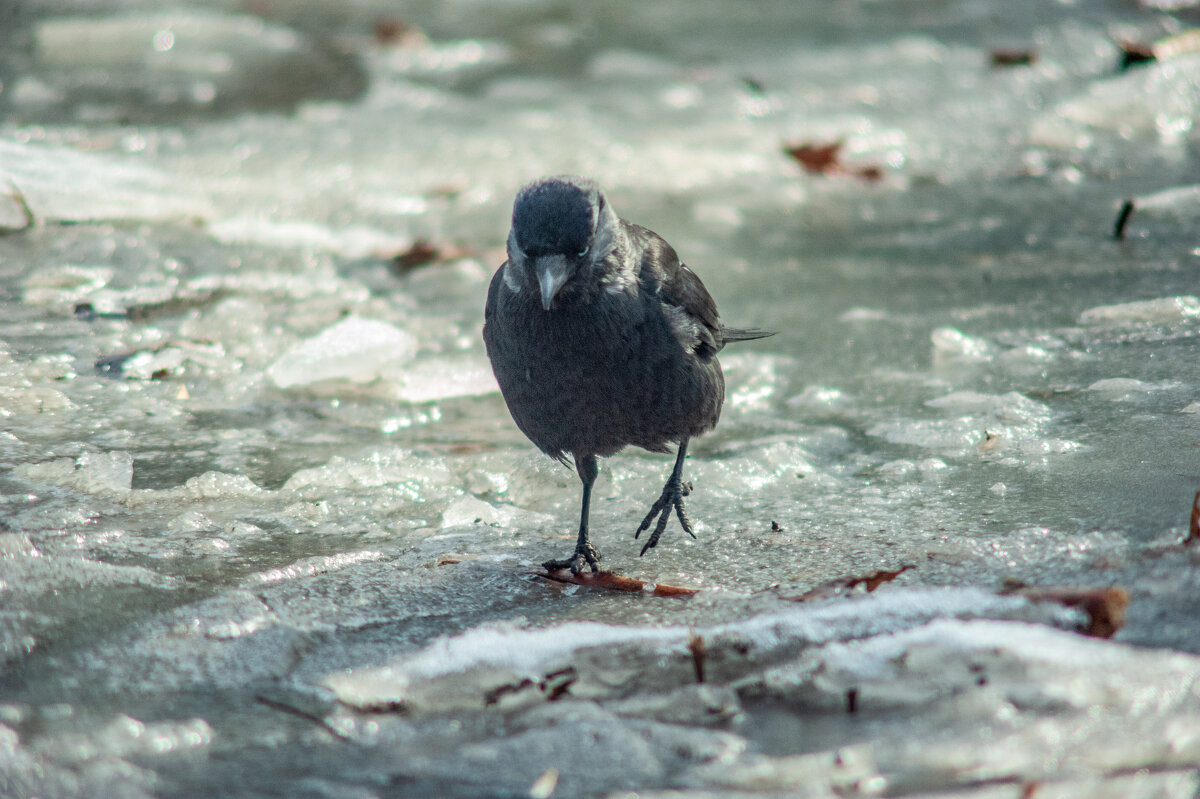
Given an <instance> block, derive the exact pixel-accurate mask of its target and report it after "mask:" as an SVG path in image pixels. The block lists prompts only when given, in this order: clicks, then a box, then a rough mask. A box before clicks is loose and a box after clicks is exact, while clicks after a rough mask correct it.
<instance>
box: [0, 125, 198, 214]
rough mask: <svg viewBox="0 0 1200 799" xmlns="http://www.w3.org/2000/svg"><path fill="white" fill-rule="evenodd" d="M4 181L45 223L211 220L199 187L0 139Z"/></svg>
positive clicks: (134, 164) (89, 156) (107, 160)
mask: <svg viewBox="0 0 1200 799" xmlns="http://www.w3.org/2000/svg"><path fill="white" fill-rule="evenodd" d="M0 164H2V165H3V166H2V167H0V182H4V181H9V182H11V183H12V184H13V185H15V186H16V187H17V188H18V189H19V190H20V192H21V193H22V194H23V195H24V197H25V199H26V201H27V202H28V203H29V207H30V209H31V210H32V211H33V214H34V216H35V217H36V218H37V219H39V220H41V221H63V222H89V221H96V220H104V219H143V220H164V219H171V218H175V217H182V216H206V215H207V214H208V213H209V212H210V211H211V207H210V205H209V201H208V198H207V197H206V196H205V195H203V194H202V193H201V192H199V191H198V190H197V189H196V188H195V186H194V184H191V183H187V182H184V183H181V182H180V181H179V180H178V179H177V178H176V177H175V176H170V175H167V174H165V173H163V172H159V171H157V170H155V169H154V168H153V167H151V166H148V165H147V164H146V163H144V162H140V161H132V160H127V159H124V158H120V157H116V156H109V155H104V154H100V153H86V152H79V151H77V150H72V149H70V148H67V147H52V146H48V145H42V144H21V143H18V142H13V141H6V140H2V139H0Z"/></svg>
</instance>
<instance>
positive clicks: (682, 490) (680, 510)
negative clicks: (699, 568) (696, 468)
mask: <svg viewBox="0 0 1200 799" xmlns="http://www.w3.org/2000/svg"><path fill="white" fill-rule="evenodd" d="M690 493H692V484H691V483H681V482H680V481H678V480H675V479H670V480H667V484H666V485H665V486H663V490H662V495H661V496H660V497H659V498H658V499H657V500H656V501H655V502H654V505H653V506H652V507H651V508H650V512H649V513H647V514H646V518H644V519H642V523H641V525H640V526H639V527H638V529H637V532H636V533H634V534H633V537H634V538H638V537H640V536H641V534H642V532H643V531H645V530H647V529H649V527H650V522H652V521H653V520H654V517H655V516H657V517H658V523H657V524H656V525H654V532H653V533H651V534H650V537H649V538H648V539H646V543H645V545H644V546H643V547H642V554H643V555H645V554H646V552H647V550H651V549H654V548H655V547H656V546H658V539H659V538H661V537H662V534H663V530H666V529H667V520H669V519H670V518H671V511H672V510H673V511H675V515H676V516H678V517H679V523H680V524H681V525H683V531H684V532H685V533H687V534H688V535H690V536H691V537H692V538H695V537H696V534H695V533H693V532H692V523H691V522H690V521H688V517H687V510H686V509H684V507H683V498H684V497H686V496H687V495H688V494H690Z"/></svg>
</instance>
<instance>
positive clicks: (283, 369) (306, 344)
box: [267, 316, 417, 388]
mask: <svg viewBox="0 0 1200 799" xmlns="http://www.w3.org/2000/svg"><path fill="white" fill-rule="evenodd" d="M416 351H417V339H416V337H415V336H413V335H412V334H410V333H406V332H405V331H403V330H401V329H400V328H398V327H394V326H393V325H389V324H388V323H387V322H380V321H377V320H374V319H362V318H360V317H357V316H348V317H346V318H345V319H343V320H342V321H340V322H338V323H337V324H335V325H334V326H333V327H330V328H328V329H326V330H325V331H323V332H321V333H319V334H318V335H316V336H314V337H313V338H310V339H307V340H305V341H302V342H300V343H299V344H298V345H296V346H295V347H293V348H292V349H290V350H288V351H287V352H286V353H284V354H283V355H282V356H280V358H279V359H278V360H276V361H275V363H273V364H271V366H270V367H269V368H268V369H267V375H268V376H270V378H271V380H272V381H273V382H274V383H275V385H277V386H279V387H280V388H295V387H298V386H300V387H302V386H311V385H314V384H316V383H321V382H324V381H327V380H337V381H345V382H349V383H370V382H373V381H375V380H378V379H379V376H380V374H381V373H382V372H383V371H384V370H385V369H387V368H389V367H393V366H394V365H395V364H396V363H398V362H404V361H407V360H408V359H410V358H411V357H412V356H413V354H414V353H415V352H416Z"/></svg>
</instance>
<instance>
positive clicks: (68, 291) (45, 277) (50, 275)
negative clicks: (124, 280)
mask: <svg viewBox="0 0 1200 799" xmlns="http://www.w3.org/2000/svg"><path fill="white" fill-rule="evenodd" d="M112 277H113V270H112V269H110V268H109V267H106V266H78V265H75V264H64V265H62V266H50V267H46V268H45V269H39V270H37V271H36V272H34V273H33V274H31V275H30V276H29V277H27V278H26V279H25V292H24V295H23V296H24V299H25V302H27V303H29V304H30V305H66V304H71V305H73V304H74V303H76V302H78V301H79V300H81V299H83V298H84V297H86V296H88V295H89V294H91V293H92V292H94V291H96V290H97V289H99V288H102V287H103V286H105V285H106V284H107V283H108V281H110V280H112Z"/></svg>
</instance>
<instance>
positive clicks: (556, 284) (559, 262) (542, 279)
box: [534, 255, 567, 311]
mask: <svg viewBox="0 0 1200 799" xmlns="http://www.w3.org/2000/svg"><path fill="white" fill-rule="evenodd" d="M534 272H535V273H536V274H537V279H538V286H540V287H541V289H542V308H543V309H544V310H547V311H548V310H550V303H552V302H554V297H555V296H556V295H557V294H558V291H559V289H561V288H562V287H563V284H564V283H566V282H567V259H566V258H564V257H563V256H561V255H547V256H544V257H542V258H539V259H538V260H537V262H536V263H535V264H534Z"/></svg>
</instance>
